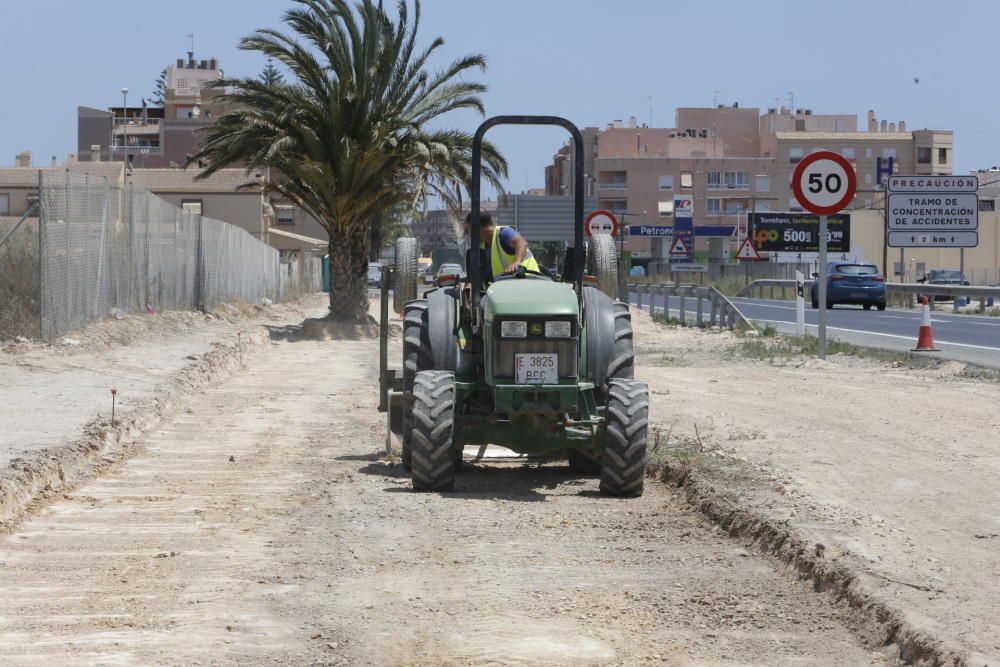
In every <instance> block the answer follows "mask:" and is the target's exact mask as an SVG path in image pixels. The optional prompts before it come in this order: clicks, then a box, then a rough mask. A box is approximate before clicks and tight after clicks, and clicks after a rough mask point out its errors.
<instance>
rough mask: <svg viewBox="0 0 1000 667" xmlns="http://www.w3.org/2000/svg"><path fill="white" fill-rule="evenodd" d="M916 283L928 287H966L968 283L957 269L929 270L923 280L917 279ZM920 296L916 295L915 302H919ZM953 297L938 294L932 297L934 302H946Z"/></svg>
mask: <svg viewBox="0 0 1000 667" xmlns="http://www.w3.org/2000/svg"><path fill="white" fill-rule="evenodd" d="M917 282H918V283H927V284H928V285H968V284H969V281H968V280H967V279H966V277H965V275H964V274H963V273H962V272H961V271H959V270H958V269H931V270H930V271H928V272H927V274H926V275H924V277H923V278H917ZM921 296H922V295H919V294H918V295H917V301H918V302H919V301H920V299H921ZM951 298H953V297H950V296H945V295H944V294H939V295H938V296H935V297H934V300H935V301H947V300H948V299H951Z"/></svg>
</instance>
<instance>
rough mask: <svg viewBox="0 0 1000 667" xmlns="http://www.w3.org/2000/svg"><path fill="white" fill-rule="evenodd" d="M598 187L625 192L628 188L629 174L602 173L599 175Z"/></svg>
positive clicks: (616, 172)
mask: <svg viewBox="0 0 1000 667" xmlns="http://www.w3.org/2000/svg"><path fill="white" fill-rule="evenodd" d="M597 187H599V188H605V189H608V190H625V189H627V188H628V172H627V171H602V172H600V173H599V174H598V175H597Z"/></svg>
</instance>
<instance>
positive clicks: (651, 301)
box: [649, 285, 662, 317]
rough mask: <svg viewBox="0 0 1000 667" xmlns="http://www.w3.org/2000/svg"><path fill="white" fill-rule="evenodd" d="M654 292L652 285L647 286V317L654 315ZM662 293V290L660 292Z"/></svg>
mask: <svg viewBox="0 0 1000 667" xmlns="http://www.w3.org/2000/svg"><path fill="white" fill-rule="evenodd" d="M654 292H655V290H654V289H653V285H650V286H649V316H650V317H653V316H654V315H656V296H655V295H654ZM661 292H662V290H661Z"/></svg>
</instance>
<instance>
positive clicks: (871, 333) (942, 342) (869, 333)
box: [786, 322, 1000, 351]
mask: <svg viewBox="0 0 1000 667" xmlns="http://www.w3.org/2000/svg"><path fill="white" fill-rule="evenodd" d="M786 324H794V322H787V323H786ZM806 326H807V327H812V328H814V329H816V328H818V326H817V325H815V324H806ZM826 328H827V329H834V330H836V331H846V332H848V333H857V334H865V335H867V336H885V337H887V338H899V339H901V340H914V336H899V335H897V334H887V333H879V332H878V331H861V330H860V329H845V328H843V327H831V326H829V325H828V326H827V327H826ZM934 342H935V343H937V344H938V345H956V346H958V347H971V348H975V349H977V350H997V351H1000V347H990V346H988V345H972V344H970V343H952V342H950V341H947V340H941V339H939V338H935V339H934Z"/></svg>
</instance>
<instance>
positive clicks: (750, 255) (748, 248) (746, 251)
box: [736, 237, 761, 260]
mask: <svg viewBox="0 0 1000 667" xmlns="http://www.w3.org/2000/svg"><path fill="white" fill-rule="evenodd" d="M736 259H747V260H758V259H761V256H760V253H758V252H757V249H756V248H754V247H753V243H750V238H749V237H747V238H745V239H743V245H741V246H740V251H739V252H738V253H736Z"/></svg>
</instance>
